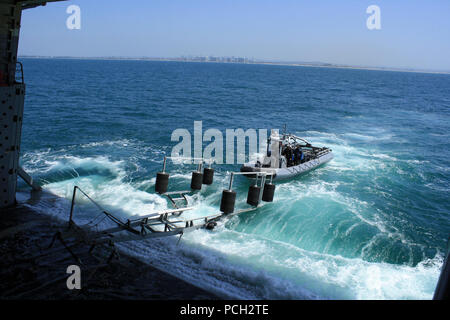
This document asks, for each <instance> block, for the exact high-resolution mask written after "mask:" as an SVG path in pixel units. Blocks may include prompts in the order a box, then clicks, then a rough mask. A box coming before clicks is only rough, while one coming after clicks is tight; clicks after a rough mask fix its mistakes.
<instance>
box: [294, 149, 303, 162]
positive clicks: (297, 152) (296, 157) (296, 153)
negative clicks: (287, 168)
mask: <svg viewBox="0 0 450 320" xmlns="http://www.w3.org/2000/svg"><path fill="white" fill-rule="evenodd" d="M300 153H301V151H300V147H297V148H295V150H294V165H298V164H300Z"/></svg>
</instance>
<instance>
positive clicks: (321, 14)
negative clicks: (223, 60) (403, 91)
mask: <svg viewBox="0 0 450 320" xmlns="http://www.w3.org/2000/svg"><path fill="white" fill-rule="evenodd" d="M71 4H76V5H78V6H79V7H80V8H81V29H80V30H69V29H67V28H66V19H67V18H68V17H69V14H67V13H66V9H67V7H68V6H69V5H71ZM369 5H378V6H379V7H380V9H381V30H368V29H367V27H366V20H367V18H368V17H369V14H367V13H366V9H367V7H368V6H369ZM20 54H22V55H51V56H61V55H63V56H84V57H94V56H126V57H141V56H147V57H179V56H183V55H184V56H188V55H215V56H245V57H250V58H251V57H253V58H256V59H266V60H282V61H320V62H328V63H337V64H349V65H360V66H383V67H397V68H415V69H427V70H447V71H449V70H450V1H449V0H433V1H429V0H428V1H426V0H370V1H366V0H340V1H337V0H315V1H313V0H270V1H268V0H126V1H124V0H122V1H118V0H73V1H64V2H60V3H48V4H47V5H46V6H44V7H38V8H34V9H29V10H26V11H24V13H23V15H22V29H21V39H20V44H19V55H20Z"/></svg>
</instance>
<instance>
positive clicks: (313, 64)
mask: <svg viewBox="0 0 450 320" xmlns="http://www.w3.org/2000/svg"><path fill="white" fill-rule="evenodd" d="M207 57H214V58H219V59H224V58H227V59H228V58H234V59H247V62H236V61H206V60H205V61H198V60H194V59H199V58H207ZM17 58H18V59H19V58H25V59H26V58H41V59H42V58H44V59H74V60H76V59H78V60H89V59H91V60H140V61H142V60H144V61H145V60H147V61H174V62H197V63H224V64H228V63H230V64H258V65H280V66H293V67H320V68H334V69H355V70H373V71H391V72H413V73H428V74H450V70H435V69H417V68H408V67H382V66H360V65H347V64H336V63H330V62H321V61H318V62H309V61H283V60H276V59H275V60H270V59H255V58H248V57H241V56H214V55H208V56H201V55H197V56H194V55H189V56H179V57H149V56H141V57H132V56H62V55H59V56H58V55H31V54H22V55H18V56H17Z"/></svg>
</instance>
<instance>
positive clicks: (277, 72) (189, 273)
mask: <svg viewBox="0 0 450 320" xmlns="http://www.w3.org/2000/svg"><path fill="white" fill-rule="evenodd" d="M22 62H23V64H24V72H25V81H26V84H27V95H26V105H25V114H24V125H23V133H22V150H21V164H22V165H23V167H24V168H25V169H26V170H27V171H28V172H29V173H30V174H31V175H32V176H33V177H34V178H35V179H36V180H37V181H38V182H39V183H40V184H41V185H42V186H43V187H44V188H45V189H46V190H49V191H50V192H52V193H55V194H57V195H59V196H61V197H62V199H61V200H60V201H58V202H57V203H56V204H55V208H54V209H53V210H51V211H49V210H48V209H47V208H39V205H36V209H41V210H43V211H45V212H46V213H47V214H51V215H54V216H58V217H60V218H64V219H67V218H68V214H69V200H70V199H71V196H72V189H73V186H74V185H78V186H80V187H81V188H82V189H83V190H85V191H86V192H87V193H88V194H89V195H90V196H91V197H92V198H93V199H95V200H97V201H98V202H99V203H100V204H102V205H103V206H105V207H107V208H108V209H109V210H111V211H112V212H115V213H117V214H118V215H119V216H121V217H123V218H126V217H128V216H131V215H143V214H146V213H150V212H153V211H155V210H160V209H166V208H169V207H170V206H169V205H168V203H167V201H166V200H165V198H163V197H161V196H159V195H157V194H155V192H154V183H155V174H156V172H157V171H159V170H160V169H161V166H162V160H163V156H164V155H165V154H167V155H169V154H170V152H171V150H172V147H173V146H174V145H175V144H176V142H172V141H171V140H170V137H171V133H172V131H173V130H175V129H177V128H186V129H188V130H189V131H190V132H191V133H192V134H193V124H194V121H196V120H201V121H203V130H204V131H205V130H206V129H208V128H217V129H219V130H221V131H222V132H223V133H225V129H226V128H230V129H236V128H243V129H249V128H254V129H271V128H278V129H282V127H283V125H284V124H286V125H287V127H288V131H290V132H292V133H295V134H297V135H299V136H302V137H305V138H306V139H308V140H310V142H311V143H313V144H314V145H319V146H322V145H323V146H328V147H331V148H332V149H333V151H334V155H335V158H334V159H333V160H332V161H331V162H330V163H328V164H326V165H324V166H322V167H320V168H318V169H316V170H315V171H313V172H310V173H307V174H305V175H303V176H301V177H298V178H296V179H292V180H289V181H286V182H282V183H277V189H276V194H275V199H274V202H273V203H263V205H262V206H261V207H260V208H258V209H257V210H255V211H252V212H247V213H244V214H242V215H240V216H236V217H233V218H231V219H228V220H224V221H222V222H221V223H220V224H219V225H218V226H217V228H216V229H215V230H214V231H212V232H211V231H206V230H198V231H195V232H193V233H190V234H186V235H184V236H183V238H182V240H181V242H180V244H179V245H177V241H178V238H165V239H160V240H153V241H150V240H147V241H141V242H128V243H123V244H120V248H121V249H122V250H125V251H127V252H128V253H129V254H131V255H133V256H136V257H138V258H139V259H141V260H142V261H144V262H145V263H148V264H151V265H153V266H155V267H157V268H160V269H162V270H165V271H167V272H169V273H171V274H174V275H176V276H178V277H180V278H183V279H185V280H186V281H188V282H191V283H193V284H195V285H197V286H200V287H202V288H205V289H207V290H210V291H212V292H215V293H216V294H219V295H221V296H223V297H229V298H236V299H431V298H432V296H433V292H434V289H435V287H436V283H437V280H438V277H439V272H440V267H441V265H442V262H443V258H444V255H445V252H446V250H447V239H448V237H449V234H450V203H449V201H448V198H449V190H450V189H449V188H450V179H449V167H450V157H449V155H450V151H449V150H450V139H449V131H450V130H449V129H450V75H443V74H423V73H402V72H387V71H368V70H343V69H333V68H312V67H311V68H309V67H291V66H274V65H240V64H213V63H181V62H150V61H114V60H110V61H107V60H63V59H22ZM215 168H216V176H215V181H216V183H215V185H213V186H208V187H206V188H203V190H202V191H201V192H199V193H197V194H195V195H193V196H192V197H190V200H191V201H192V203H193V205H194V206H195V208H196V209H195V210H194V211H193V212H190V213H189V214H190V215H191V216H192V215H194V216H195V215H199V216H201V215H205V214H209V213H216V212H218V208H219V203H220V197H221V191H222V188H223V187H224V186H226V184H227V182H228V176H227V171H230V170H236V171H237V170H238V169H239V165H234V166H233V165H221V166H216V167H215ZM169 170H170V171H171V173H172V178H171V184H170V189H171V190H180V189H186V188H189V183H190V171H191V170H193V167H192V166H189V165H184V166H174V165H172V164H169ZM248 185H249V183H248V182H247V181H246V180H245V179H237V181H236V183H235V186H236V190H237V191H238V202H237V205H236V206H237V207H245V196H246V190H247V188H248ZM26 190H28V187H27V186H26V185H25V184H24V183H20V184H19V191H21V192H25V191H26ZM80 201H82V200H80ZM83 205H84V207H83ZM83 205H82V208H83V210H79V211H78V212H77V217H76V218H77V219H80V221H81V222H83V221H85V222H87V221H88V220H90V219H92V217H94V216H95V215H96V214H98V212H97V211H95V208H91V207H89V206H88V205H87V204H86V203H84V204H83Z"/></svg>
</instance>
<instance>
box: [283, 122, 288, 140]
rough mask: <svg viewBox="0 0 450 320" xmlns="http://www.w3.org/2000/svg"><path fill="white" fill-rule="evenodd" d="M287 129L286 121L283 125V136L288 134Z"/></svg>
mask: <svg viewBox="0 0 450 320" xmlns="http://www.w3.org/2000/svg"><path fill="white" fill-rule="evenodd" d="M286 134H287V129H286V123H285V124H284V125H283V137H284V136H286Z"/></svg>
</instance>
